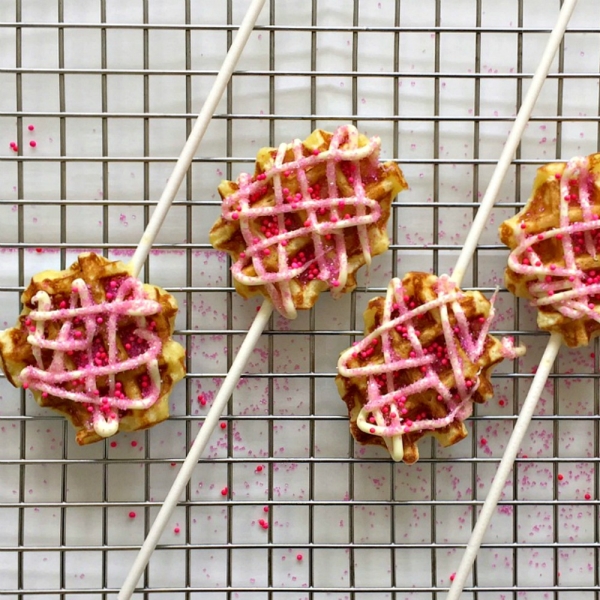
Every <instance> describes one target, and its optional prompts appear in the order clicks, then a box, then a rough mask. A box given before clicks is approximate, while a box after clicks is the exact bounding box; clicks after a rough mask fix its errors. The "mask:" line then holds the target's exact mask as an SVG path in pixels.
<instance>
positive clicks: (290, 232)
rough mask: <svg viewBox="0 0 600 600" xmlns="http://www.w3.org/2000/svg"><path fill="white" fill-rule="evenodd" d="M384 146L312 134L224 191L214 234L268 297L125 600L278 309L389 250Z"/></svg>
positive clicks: (293, 305) (342, 279)
mask: <svg viewBox="0 0 600 600" xmlns="http://www.w3.org/2000/svg"><path fill="white" fill-rule="evenodd" d="M379 146H380V141H379V139H378V138H373V139H368V138H366V137H365V136H363V135H360V134H359V133H358V131H357V130H356V129H355V128H354V127H351V126H342V127H340V128H338V130H337V131H336V132H335V133H333V134H331V133H327V132H324V131H321V130H317V131H315V132H313V134H312V135H310V136H309V137H308V138H307V139H306V140H305V141H304V142H301V141H299V140H296V141H294V142H293V143H291V144H282V145H281V146H279V148H267V149H263V150H261V151H260V152H259V153H258V156H257V166H256V172H255V174H254V175H253V176H251V175H242V176H240V178H239V180H238V181H237V182H224V183H223V184H222V185H221V186H220V188H219V191H220V193H221V194H222V195H223V196H224V199H223V207H222V215H223V216H222V218H220V219H219V220H218V221H217V222H216V223H215V225H214V226H213V228H212V230H211V241H212V243H213V244H214V245H215V247H216V248H218V249H222V250H225V251H227V252H229V253H230V254H231V256H232V257H233V260H234V265H233V268H232V272H233V277H234V280H235V282H236V288H237V289H238V291H239V292H240V294H241V295H242V296H245V297H247V296H251V295H252V294H255V293H261V294H263V295H264V296H266V299H265V300H264V301H263V304H262V306H261V308H260V310H259V311H258V313H257V315H256V317H255V319H254V321H253V323H252V325H251V327H250V329H249V331H248V335H247V336H246V338H245V339H244V341H243V343H242V346H241V347H240V350H239V352H238V354H237V355H236V357H235V359H234V361H233V363H232V365H231V368H230V370H229V372H228V373H227V376H226V377H225V380H224V381H223V384H222V386H221V388H220V390H219V392H218V393H217V395H216V397H215V399H214V401H213V404H212V406H211V408H210V410H209V412H208V414H207V416H206V419H205V421H204V423H203V425H202V428H201V429H200V431H199V432H198V435H197V436H196V438H195V440H194V443H193V445H192V447H191V448H190V451H189V453H188V455H187V457H186V459H185V460H184V462H183V464H182V467H181V469H180V471H179V473H178V475H177V477H176V479H175V481H174V483H173V485H172V487H171V489H170V491H169V494H168V495H167V498H166V499H165V502H164V504H163V506H162V508H161V509H160V511H159V513H158V515H157V517H156V520H155V521H154V523H153V525H152V527H151V529H150V531H149V533H148V535H147V537H146V540H145V541H144V544H143V546H142V548H141V550H140V553H139V554H138V556H137V558H136V560H135V562H134V564H133V566H132V568H131V570H130V572H129V575H128V576H127V579H126V581H125V583H124V585H123V587H122V588H121V592H120V594H119V600H125V599H126V598H129V597H130V596H131V594H132V592H133V590H134V588H135V585H136V583H137V582H138V580H139V578H140V576H141V574H142V572H143V570H144V568H145V566H146V565H147V563H148V561H149V559H150V555H151V554H152V551H153V550H154V548H155V547H156V544H157V543H158V540H159V538H160V535H161V534H162V532H163V531H164V528H165V526H166V525H167V522H168V519H169V518H170V516H171V514H172V512H173V510H174V508H175V506H176V505H177V502H178V500H179V498H180V497H181V493H182V492H183V490H184V489H185V486H186V485H187V483H188V481H189V480H190V477H191V475H192V471H193V469H194V467H195V465H196V464H197V462H198V460H199V458H200V456H201V455H202V453H203V452H204V449H205V447H206V444H207V443H208V440H209V439H210V436H211V435H212V432H213V431H214V429H215V427H216V425H217V423H218V420H219V417H220V415H221V413H222V412H223V410H224V409H225V406H226V404H227V401H228V399H229V398H230V397H231V394H232V393H233V391H234V389H235V386H236V384H237V382H238V381H239V379H240V377H241V375H242V372H243V370H244V368H245V365H246V363H247V361H248V359H249V357H250V354H251V353H252V351H253V349H254V347H255V346H256V343H257V342H258V340H259V338H260V336H261V334H262V331H263V329H264V328H265V326H266V324H267V322H268V320H269V318H270V316H271V314H272V312H273V307H274V306H275V307H276V308H277V309H278V310H279V312H280V313H281V314H282V315H284V316H286V317H288V318H293V317H294V316H295V315H296V310H297V309H307V308H310V307H311V306H313V305H314V303H315V302H316V300H317V298H318V295H319V293H320V292H321V291H323V290H326V289H332V291H333V294H334V295H339V294H340V293H342V292H347V291H350V290H352V289H354V287H355V285H356V280H355V272H356V270H357V269H358V268H359V267H360V266H362V265H364V264H368V263H369V262H370V259H371V257H372V256H374V255H375V254H379V253H381V252H384V251H385V250H386V249H387V247H388V243H389V240H388V237H387V232H386V222H387V220H388V217H389V214H390V207H391V202H392V200H393V198H394V197H395V196H396V194H398V193H399V192H400V191H402V190H403V189H405V188H406V187H407V186H406V182H405V181H404V177H403V176H402V173H401V171H400V169H399V168H398V166H397V165H395V164H394V163H392V162H388V163H383V164H380V163H379Z"/></svg>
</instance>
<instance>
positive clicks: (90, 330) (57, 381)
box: [20, 277, 162, 437]
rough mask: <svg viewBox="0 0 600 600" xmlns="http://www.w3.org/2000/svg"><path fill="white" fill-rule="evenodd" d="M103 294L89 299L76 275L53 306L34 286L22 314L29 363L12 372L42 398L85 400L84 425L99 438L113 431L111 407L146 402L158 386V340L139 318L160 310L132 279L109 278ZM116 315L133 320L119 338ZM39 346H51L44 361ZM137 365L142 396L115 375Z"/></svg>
mask: <svg viewBox="0 0 600 600" xmlns="http://www.w3.org/2000/svg"><path fill="white" fill-rule="evenodd" d="M106 296H107V301H105V302H99V303H97V302H95V300H94V298H93V297H92V294H91V292H90V290H89V289H88V286H87V284H86V283H85V281H84V280H83V279H75V280H74V281H73V284H72V290H71V294H70V298H69V300H68V302H67V301H66V300H64V301H62V302H61V303H60V305H59V306H58V307H53V306H52V300H51V298H50V296H49V295H48V293H46V292H45V291H39V292H37V294H36V295H35V296H34V297H33V299H32V301H33V303H34V304H35V305H36V306H37V309H36V310H32V311H31V312H30V313H29V314H28V315H27V317H26V319H25V325H26V326H27V327H28V328H29V331H30V334H29V335H28V337H27V341H28V342H29V344H31V346H32V352H33V356H34V358H35V360H36V363H37V366H32V365H30V366H28V367H25V368H24V369H23V370H22V371H21V375H20V378H21V381H22V382H23V387H25V388H30V389H34V390H37V391H38V392H40V393H41V394H42V396H43V397H45V396H47V395H52V396H54V397H57V398H63V399H65V400H71V401H74V402H81V403H83V404H84V405H86V406H87V409H88V411H89V413H90V420H91V423H92V426H93V428H94V430H95V431H96V433H98V435H100V436H102V437H108V436H111V435H113V434H114V433H116V431H117V430H118V428H119V411H123V410H127V409H146V408H149V407H150V406H152V405H153V404H154V403H155V402H156V400H157V399H158V397H159V392H160V385H161V384H160V372H159V368H158V360H157V359H158V356H159V354H160V352H161V349H162V342H161V339H160V338H159V337H158V336H157V335H156V333H154V331H153V329H154V323H153V321H150V322H148V321H147V319H146V317H151V316H152V315H156V314H157V313H158V312H159V311H160V310H161V306H160V304H159V303H158V302H156V301H154V300H150V299H148V298H147V297H146V294H145V292H144V288H143V285H142V283H141V282H140V281H139V280H137V279H136V278H134V277H125V278H123V279H118V280H117V279H111V280H110V282H109V283H108V291H107V293H106ZM122 317H130V318H133V322H134V323H135V327H134V328H133V329H131V331H130V332H128V335H127V336H126V337H125V339H123V332H122V331H121V332H119V319H120V318H122ZM50 323H52V324H53V325H55V326H58V327H59V329H58V332H57V333H56V335H53V336H52V339H49V338H48V337H47V335H48V326H49V325H50ZM120 336H121V339H120V345H121V347H119V343H118V341H117V340H118V338H119V337H120ZM44 351H46V352H47V351H51V352H52V359H51V362H50V364H49V365H48V366H44V360H43V356H45V353H44ZM123 351H125V352H126V353H127V356H128V357H127V358H126V359H125V360H123V359H122V358H121V357H120V356H119V353H120V352H123ZM46 360H47V359H46ZM144 366H145V367H146V369H145V373H143V372H142V374H141V375H140V378H139V383H140V389H141V392H142V396H143V397H142V398H128V397H127V396H126V393H125V390H124V389H123V387H122V385H121V383H120V382H119V381H117V377H116V376H117V375H118V374H119V373H123V372H125V371H133V370H136V369H139V368H140V367H144ZM142 371H143V370H142ZM100 379H101V380H102V381H99V380H100Z"/></svg>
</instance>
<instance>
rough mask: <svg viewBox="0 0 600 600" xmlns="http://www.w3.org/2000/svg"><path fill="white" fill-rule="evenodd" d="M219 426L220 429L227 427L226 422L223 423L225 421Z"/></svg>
mask: <svg viewBox="0 0 600 600" xmlns="http://www.w3.org/2000/svg"><path fill="white" fill-rule="evenodd" d="M219 427H220V428H221V429H225V428H226V427H227V423H225V421H223V422H222V423H221V424H220V425H219Z"/></svg>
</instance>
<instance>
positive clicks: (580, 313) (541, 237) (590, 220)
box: [508, 157, 600, 322]
mask: <svg viewBox="0 0 600 600" xmlns="http://www.w3.org/2000/svg"><path fill="white" fill-rule="evenodd" d="M556 179H558V180H560V193H561V202H560V216H559V219H560V220H559V225H560V226H559V227H555V228H553V229H549V230H548V231H544V232H542V233H535V234H531V233H530V234H528V233H526V230H522V229H521V230H519V245H518V246H517V247H516V248H515V249H514V250H513V251H512V252H511V254H510V256H509V259H508V266H509V268H510V269H511V270H512V271H514V272H515V273H519V274H523V275H528V276H532V275H533V276H535V277H536V278H537V281H532V282H531V283H530V284H529V292H530V293H531V295H532V296H533V298H534V299H533V300H532V304H533V305H534V306H552V307H553V308H554V309H555V310H556V311H558V312H559V313H561V314H562V315H564V316H565V317H567V318H570V319H582V318H587V319H591V320H594V321H597V322H600V312H599V311H598V310H597V309H596V305H597V303H598V299H599V298H600V269H598V270H589V267H588V269H584V268H582V267H581V266H580V265H582V264H584V263H586V262H587V263H589V260H588V261H586V260H581V258H582V257H583V258H585V255H589V256H590V257H591V258H592V259H593V260H594V261H598V253H599V252H600V218H599V217H598V215H596V214H594V213H593V211H592V207H591V204H590V186H591V185H592V183H591V181H590V172H589V164H588V159H587V158H586V157H577V158H574V159H572V160H571V161H569V162H568V163H567V165H566V167H565V169H564V171H563V173H562V174H559V173H557V174H556ZM573 205H578V206H579V207H580V208H581V216H582V220H581V221H579V222H571V221H570V219H569V208H570V207H573ZM552 240H557V241H558V242H560V244H561V245H562V249H563V257H564V266H561V265H556V264H548V265H546V264H542V260H541V258H540V256H539V254H538V252H536V247H538V248H539V244H543V243H545V242H547V241H552ZM578 257H579V258H580V260H579V263H578Z"/></svg>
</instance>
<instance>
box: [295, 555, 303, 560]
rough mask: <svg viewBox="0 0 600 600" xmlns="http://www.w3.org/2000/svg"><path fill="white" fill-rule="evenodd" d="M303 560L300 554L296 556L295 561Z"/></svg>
mask: <svg viewBox="0 0 600 600" xmlns="http://www.w3.org/2000/svg"><path fill="white" fill-rule="evenodd" d="M303 558H304V556H302V554H296V560H302V559H303Z"/></svg>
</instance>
